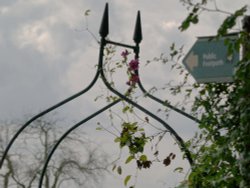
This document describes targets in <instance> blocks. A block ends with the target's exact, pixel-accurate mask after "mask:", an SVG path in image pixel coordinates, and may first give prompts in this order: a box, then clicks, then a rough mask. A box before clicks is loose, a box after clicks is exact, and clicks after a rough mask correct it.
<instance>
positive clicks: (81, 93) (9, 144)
mask: <svg viewBox="0 0 250 188" xmlns="http://www.w3.org/2000/svg"><path fill="white" fill-rule="evenodd" d="M99 70H100V68H99V67H98V69H97V72H96V74H95V77H94V79H93V80H92V81H91V83H90V84H89V85H88V86H87V87H86V88H85V89H83V90H82V91H80V92H78V93H76V94H74V95H72V96H70V97H68V98H66V99H64V100H63V101H61V102H59V103H57V104H55V105H54V106H52V107H50V108H48V109H46V110H44V111H42V112H40V113H39V114H37V115H35V116H33V117H32V118H31V119H30V120H29V121H27V122H26V123H25V124H24V125H23V126H22V127H21V128H20V129H19V130H18V131H17V132H16V133H15V135H14V136H13V137H12V138H11V140H10V142H9V143H8V145H7V147H6V149H5V151H4V153H3V156H2V158H1V161H0V169H1V168H2V165H3V162H4V160H5V158H6V156H7V154H8V152H9V150H10V148H11V146H12V145H13V143H14V142H15V140H16V139H17V137H18V136H19V135H20V134H21V133H22V131H23V130H24V129H25V128H26V127H27V126H28V125H29V124H31V123H32V122H33V121H35V120H36V119H38V118H39V117H41V116H43V115H45V114H47V113H49V112H51V111H53V110H55V109H56V108H58V107H60V106H62V105H64V104H66V103H68V102H70V101H72V100H73V99H75V98H77V97H79V96H81V95H83V94H84V93H86V92H87V91H89V90H90V89H91V88H92V87H93V85H94V84H95V83H96V81H97V79H98V77H99V74H100V71H99Z"/></svg>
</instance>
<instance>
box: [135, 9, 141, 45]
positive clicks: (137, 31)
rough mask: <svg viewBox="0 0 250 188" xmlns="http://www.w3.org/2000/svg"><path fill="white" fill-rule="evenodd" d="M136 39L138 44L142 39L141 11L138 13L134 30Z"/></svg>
mask: <svg viewBox="0 0 250 188" xmlns="http://www.w3.org/2000/svg"><path fill="white" fill-rule="evenodd" d="M133 39H134V41H135V43H136V44H139V43H140V42H141V41H142V30H141V14H140V11H138V13H137V18H136V23H135V31H134V38H133Z"/></svg>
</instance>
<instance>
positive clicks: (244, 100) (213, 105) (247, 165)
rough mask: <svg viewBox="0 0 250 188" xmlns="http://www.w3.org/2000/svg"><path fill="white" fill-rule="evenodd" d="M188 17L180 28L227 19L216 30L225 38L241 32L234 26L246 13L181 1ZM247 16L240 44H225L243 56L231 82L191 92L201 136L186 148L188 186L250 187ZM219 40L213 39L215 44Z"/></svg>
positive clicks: (249, 26) (198, 87) (249, 38)
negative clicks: (213, 17)
mask: <svg viewBox="0 0 250 188" xmlns="http://www.w3.org/2000/svg"><path fill="white" fill-rule="evenodd" d="M182 2H183V3H184V4H185V5H187V6H188V8H189V10H191V11H190V13H189V14H188V16H187V18H186V19H185V20H184V21H183V23H182V25H181V26H180V29H181V30H182V31H184V30H186V29H188V28H189V27H190V26H191V24H197V23H198V22H199V15H200V14H201V13H203V12H204V11H205V12H213V13H214V12H215V13H223V14H226V18H225V20H224V21H223V22H222V24H221V26H220V27H219V28H218V31H217V36H216V39H218V38H220V37H226V36H227V34H229V33H230V31H231V30H233V29H234V31H235V29H237V28H236V27H235V26H236V23H237V21H238V20H239V19H242V17H243V16H244V14H245V13H246V11H247V6H244V7H242V8H240V9H238V10H236V11H235V12H233V13H228V12H226V11H223V10H220V9H218V7H217V6H216V1H213V2H214V3H215V8H214V9H211V8H207V7H206V6H207V4H208V2H209V1H198V2H197V3H193V2H194V1H190V0H183V1H182ZM249 21H250V19H249V17H245V20H244V23H243V25H244V27H243V29H241V28H239V29H238V39H237V40H235V41H230V40H229V39H227V38H226V39H225V45H227V47H228V54H229V55H230V54H231V53H232V52H233V51H240V49H241V47H243V57H242V59H241V60H240V61H239V62H238V64H237V65H236V71H235V75H234V81H233V82H232V83H207V84H194V85H193V87H191V88H190V89H188V92H187V96H190V92H191V91H192V90H196V91H198V95H196V97H195V101H194V105H193V108H192V111H193V112H194V113H197V112H199V117H200V124H199V128H200V133H199V134H197V135H196V137H195V138H193V139H192V140H190V141H189V142H188V143H187V145H188V146H189V147H190V149H191V151H192V152H193V158H194V160H195V163H194V166H193V167H192V172H191V173H190V175H189V177H188V185H189V187H225V188H228V187H232V188H236V187H241V188H243V187H244V188H247V187H249V185H250V183H249V182H250V173H249V169H250V150H249V146H250V134H249V133H250V121H249V120H250V113H249V112H250V105H249V104H250V103H249V102H250V100H249V99H250V98H249V93H250V82H249V70H250V65H249V61H250V46H249V41H250V33H249V30H250V24H249ZM216 39H215V40H216Z"/></svg>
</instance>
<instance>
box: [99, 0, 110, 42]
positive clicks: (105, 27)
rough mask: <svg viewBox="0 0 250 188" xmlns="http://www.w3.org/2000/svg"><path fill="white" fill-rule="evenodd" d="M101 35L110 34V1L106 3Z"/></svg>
mask: <svg viewBox="0 0 250 188" xmlns="http://www.w3.org/2000/svg"><path fill="white" fill-rule="evenodd" d="M99 33H100V35H101V37H103V38H105V37H106V36H107V35H108V34H109V12H108V3H106V6H105V9H104V13H103V17H102V23H101V27H100V31H99Z"/></svg>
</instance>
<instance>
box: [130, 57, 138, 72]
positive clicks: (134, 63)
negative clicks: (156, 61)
mask: <svg viewBox="0 0 250 188" xmlns="http://www.w3.org/2000/svg"><path fill="white" fill-rule="evenodd" d="M138 68H139V61H138V59H133V60H131V61H130V62H129V69H130V70H138Z"/></svg>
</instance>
